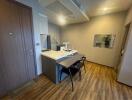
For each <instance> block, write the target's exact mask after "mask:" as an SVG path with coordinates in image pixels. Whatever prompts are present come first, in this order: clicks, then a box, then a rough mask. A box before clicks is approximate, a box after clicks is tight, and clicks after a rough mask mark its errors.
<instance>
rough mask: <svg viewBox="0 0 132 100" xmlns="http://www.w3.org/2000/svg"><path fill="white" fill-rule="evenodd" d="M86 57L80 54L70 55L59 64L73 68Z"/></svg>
mask: <svg viewBox="0 0 132 100" xmlns="http://www.w3.org/2000/svg"><path fill="white" fill-rule="evenodd" d="M83 56H84V55H81V54H79V53H77V54H74V55H70V56H68V57H67V58H65V59H64V60H62V61H58V62H57V63H58V64H59V65H61V66H63V67H65V68H69V67H71V66H72V65H73V64H74V63H76V62H77V61H79V60H81V59H82V57H83Z"/></svg>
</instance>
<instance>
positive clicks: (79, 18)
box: [38, 0, 132, 25]
mask: <svg viewBox="0 0 132 100" xmlns="http://www.w3.org/2000/svg"><path fill="white" fill-rule="evenodd" d="M38 1H39V3H40V5H41V6H42V7H43V8H44V10H45V14H46V15H47V16H48V19H49V20H50V21H51V22H53V23H55V24H57V25H60V23H59V22H58V20H57V17H58V16H59V15H60V14H61V15H63V16H65V17H66V22H67V24H72V23H80V22H84V21H88V20H89V17H93V16H99V15H104V14H109V13H114V12H120V11H126V10H128V8H129V7H130V6H131V4H132V0H77V1H79V2H80V4H81V10H80V9H79V8H78V7H77V6H76V5H75V4H74V3H73V2H71V0H38ZM104 8H105V9H106V10H104Z"/></svg>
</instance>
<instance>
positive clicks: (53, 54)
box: [41, 50, 77, 60]
mask: <svg viewBox="0 0 132 100" xmlns="http://www.w3.org/2000/svg"><path fill="white" fill-rule="evenodd" d="M75 53H77V50H71V51H53V50H50V51H45V52H42V53H41V55H42V56H46V57H49V58H51V59H54V60H59V59H61V58H64V57H67V56H69V55H73V54H75Z"/></svg>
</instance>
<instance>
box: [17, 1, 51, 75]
mask: <svg viewBox="0 0 132 100" xmlns="http://www.w3.org/2000/svg"><path fill="white" fill-rule="evenodd" d="M16 1H18V2H21V3H23V4H25V5H27V6H30V7H32V12H33V26H34V38H35V50H36V62H37V74H38V75H39V74H41V73H42V66H41V55H40V53H41V43H40V34H41V33H44V34H48V19H47V17H46V16H45V17H43V18H44V19H43V22H42V21H41V20H40V19H42V16H41V15H42V14H44V11H43V9H42V8H41V7H40V5H39V3H38V2H37V0H16ZM44 20H45V21H44ZM40 25H41V27H40Z"/></svg>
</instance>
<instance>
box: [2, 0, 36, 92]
mask: <svg viewBox="0 0 132 100" xmlns="http://www.w3.org/2000/svg"><path fill="white" fill-rule="evenodd" d="M0 7H1V8H0V40H1V41H0V42H1V44H0V49H1V54H2V56H0V59H2V62H1V64H0V73H1V71H2V73H3V74H4V76H5V78H3V79H1V77H0V81H3V84H4V87H6V89H5V88H2V89H1V90H2V91H4V90H8V91H9V90H13V89H15V88H17V87H19V86H21V85H23V84H24V83H26V82H27V81H29V80H31V79H33V78H34V77H35V67H34V66H35V64H34V53H33V41H32V34H31V33H32V31H31V30H32V29H31V28H32V26H31V19H30V18H31V16H29V14H28V13H29V12H30V11H29V10H27V11H25V10H26V9H27V8H25V9H24V10H23V9H22V8H24V6H21V5H20V4H17V3H15V2H12V1H11V0H0ZM24 11H25V12H27V13H24V14H21V12H24ZM19 14H20V15H19ZM30 14H31V12H30ZM21 16H22V17H21ZM23 16H26V18H29V19H25V17H23ZM29 23H30V24H29ZM28 39H29V40H28ZM29 53H30V54H29ZM3 74H2V75H3ZM3 84H0V85H3ZM0 87H1V86H0Z"/></svg>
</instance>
